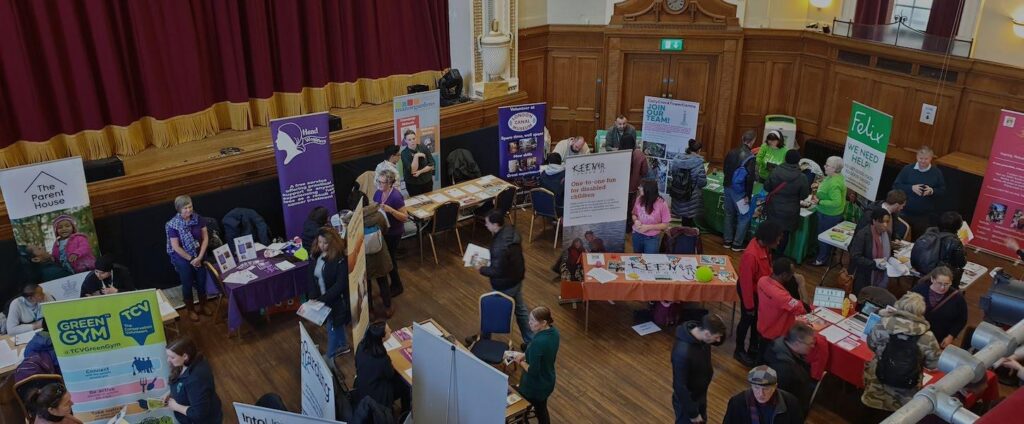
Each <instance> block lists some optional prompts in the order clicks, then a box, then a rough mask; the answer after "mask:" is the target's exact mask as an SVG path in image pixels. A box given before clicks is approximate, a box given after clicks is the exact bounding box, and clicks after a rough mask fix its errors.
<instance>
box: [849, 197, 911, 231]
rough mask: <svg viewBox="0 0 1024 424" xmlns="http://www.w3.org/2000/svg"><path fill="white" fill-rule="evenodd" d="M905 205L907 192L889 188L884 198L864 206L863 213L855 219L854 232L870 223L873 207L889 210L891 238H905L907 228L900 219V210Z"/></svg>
mask: <svg viewBox="0 0 1024 424" xmlns="http://www.w3.org/2000/svg"><path fill="white" fill-rule="evenodd" d="M906 206H907V193H904V192H903V190H899V189H893V190H889V193H886V195H885V200H883V201H881V202H873V203H869V204H868V205H867V207H865V208H864V213H862V214H861V216H860V219H858V220H857V229H856V230H854V232H855V233H856V231H860V229H861V228H864V227H867V226H868V225H871V210H872V209H875V208H882V209H885V210H887V211H889V216H890V218H891V221H890V225H889V235H890V236H891V237H892V239H893V240H903V239H906V238H907V230H909V228H907V226H906V225H904V224H903V222H902V221H900V212H902V211H903V208H904V207H906Z"/></svg>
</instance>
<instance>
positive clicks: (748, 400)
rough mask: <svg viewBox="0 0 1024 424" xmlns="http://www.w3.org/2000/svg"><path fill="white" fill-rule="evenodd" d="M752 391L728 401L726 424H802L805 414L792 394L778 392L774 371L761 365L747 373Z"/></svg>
mask: <svg viewBox="0 0 1024 424" xmlns="http://www.w3.org/2000/svg"><path fill="white" fill-rule="evenodd" d="M747 382H748V383H750V389H748V390H744V391H742V392H740V393H737V394H736V395H735V396H733V397H732V398H730V399H729V404H728V406H726V409H725V419H724V420H723V421H722V422H723V423H725V424H757V423H766V424H767V423H770V424H800V423H803V422H804V418H805V417H806V412H805V411H804V410H803V408H801V407H800V401H798V400H797V399H796V396H793V394H791V393H789V392H787V391H785V390H782V389H780V388H779V377H778V375H777V374H776V373H775V370H773V369H772V368H771V367H768V366H765V365H761V366H759V367H755V368H754V369H751V370H750V372H749V373H747Z"/></svg>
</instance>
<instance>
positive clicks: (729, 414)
mask: <svg viewBox="0 0 1024 424" xmlns="http://www.w3.org/2000/svg"><path fill="white" fill-rule="evenodd" d="M749 391H750V389H747V390H744V391H742V392H739V393H738V394H736V395H735V396H733V397H732V398H731V399H729V405H728V406H727V407H726V409H725V419H724V420H723V421H722V422H723V423H724V424H751V419H750V407H749V406H747V392H749ZM775 397H776V398H777V399H778V400H777V404H776V405H775V418H774V419H773V420H771V421H770V423H771V424H802V423H803V422H804V417H805V416H804V409H803V408H801V407H800V405H799V404H798V403H797V402H798V401H797V400H796V396H793V395H792V394H791V393H789V392H787V391H785V390H782V389H778V390H776V391H775ZM755 402H756V401H755ZM761 422H762V423H764V424H768V423H769V422H768V421H765V420H761Z"/></svg>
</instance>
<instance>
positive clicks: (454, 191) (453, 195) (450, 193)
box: [444, 188, 466, 199]
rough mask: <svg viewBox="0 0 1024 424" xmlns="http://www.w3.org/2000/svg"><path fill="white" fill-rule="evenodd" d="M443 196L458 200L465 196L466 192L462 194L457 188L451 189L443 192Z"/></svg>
mask: <svg viewBox="0 0 1024 424" xmlns="http://www.w3.org/2000/svg"><path fill="white" fill-rule="evenodd" d="M444 194H447V195H448V197H451V198H455V199H458V198H460V197H463V196H465V195H466V192H464V191H462V190H459V189H457V188H452V189H448V191H445V192H444Z"/></svg>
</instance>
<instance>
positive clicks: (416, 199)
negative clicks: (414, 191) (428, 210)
mask: <svg viewBox="0 0 1024 424" xmlns="http://www.w3.org/2000/svg"><path fill="white" fill-rule="evenodd" d="M426 201H427V196H424V195H422V194H421V195H419V196H413V197H410V198H408V199H406V201H405V206H408V207H413V206H416V205H418V204H420V203H423V202H426Z"/></svg>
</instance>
